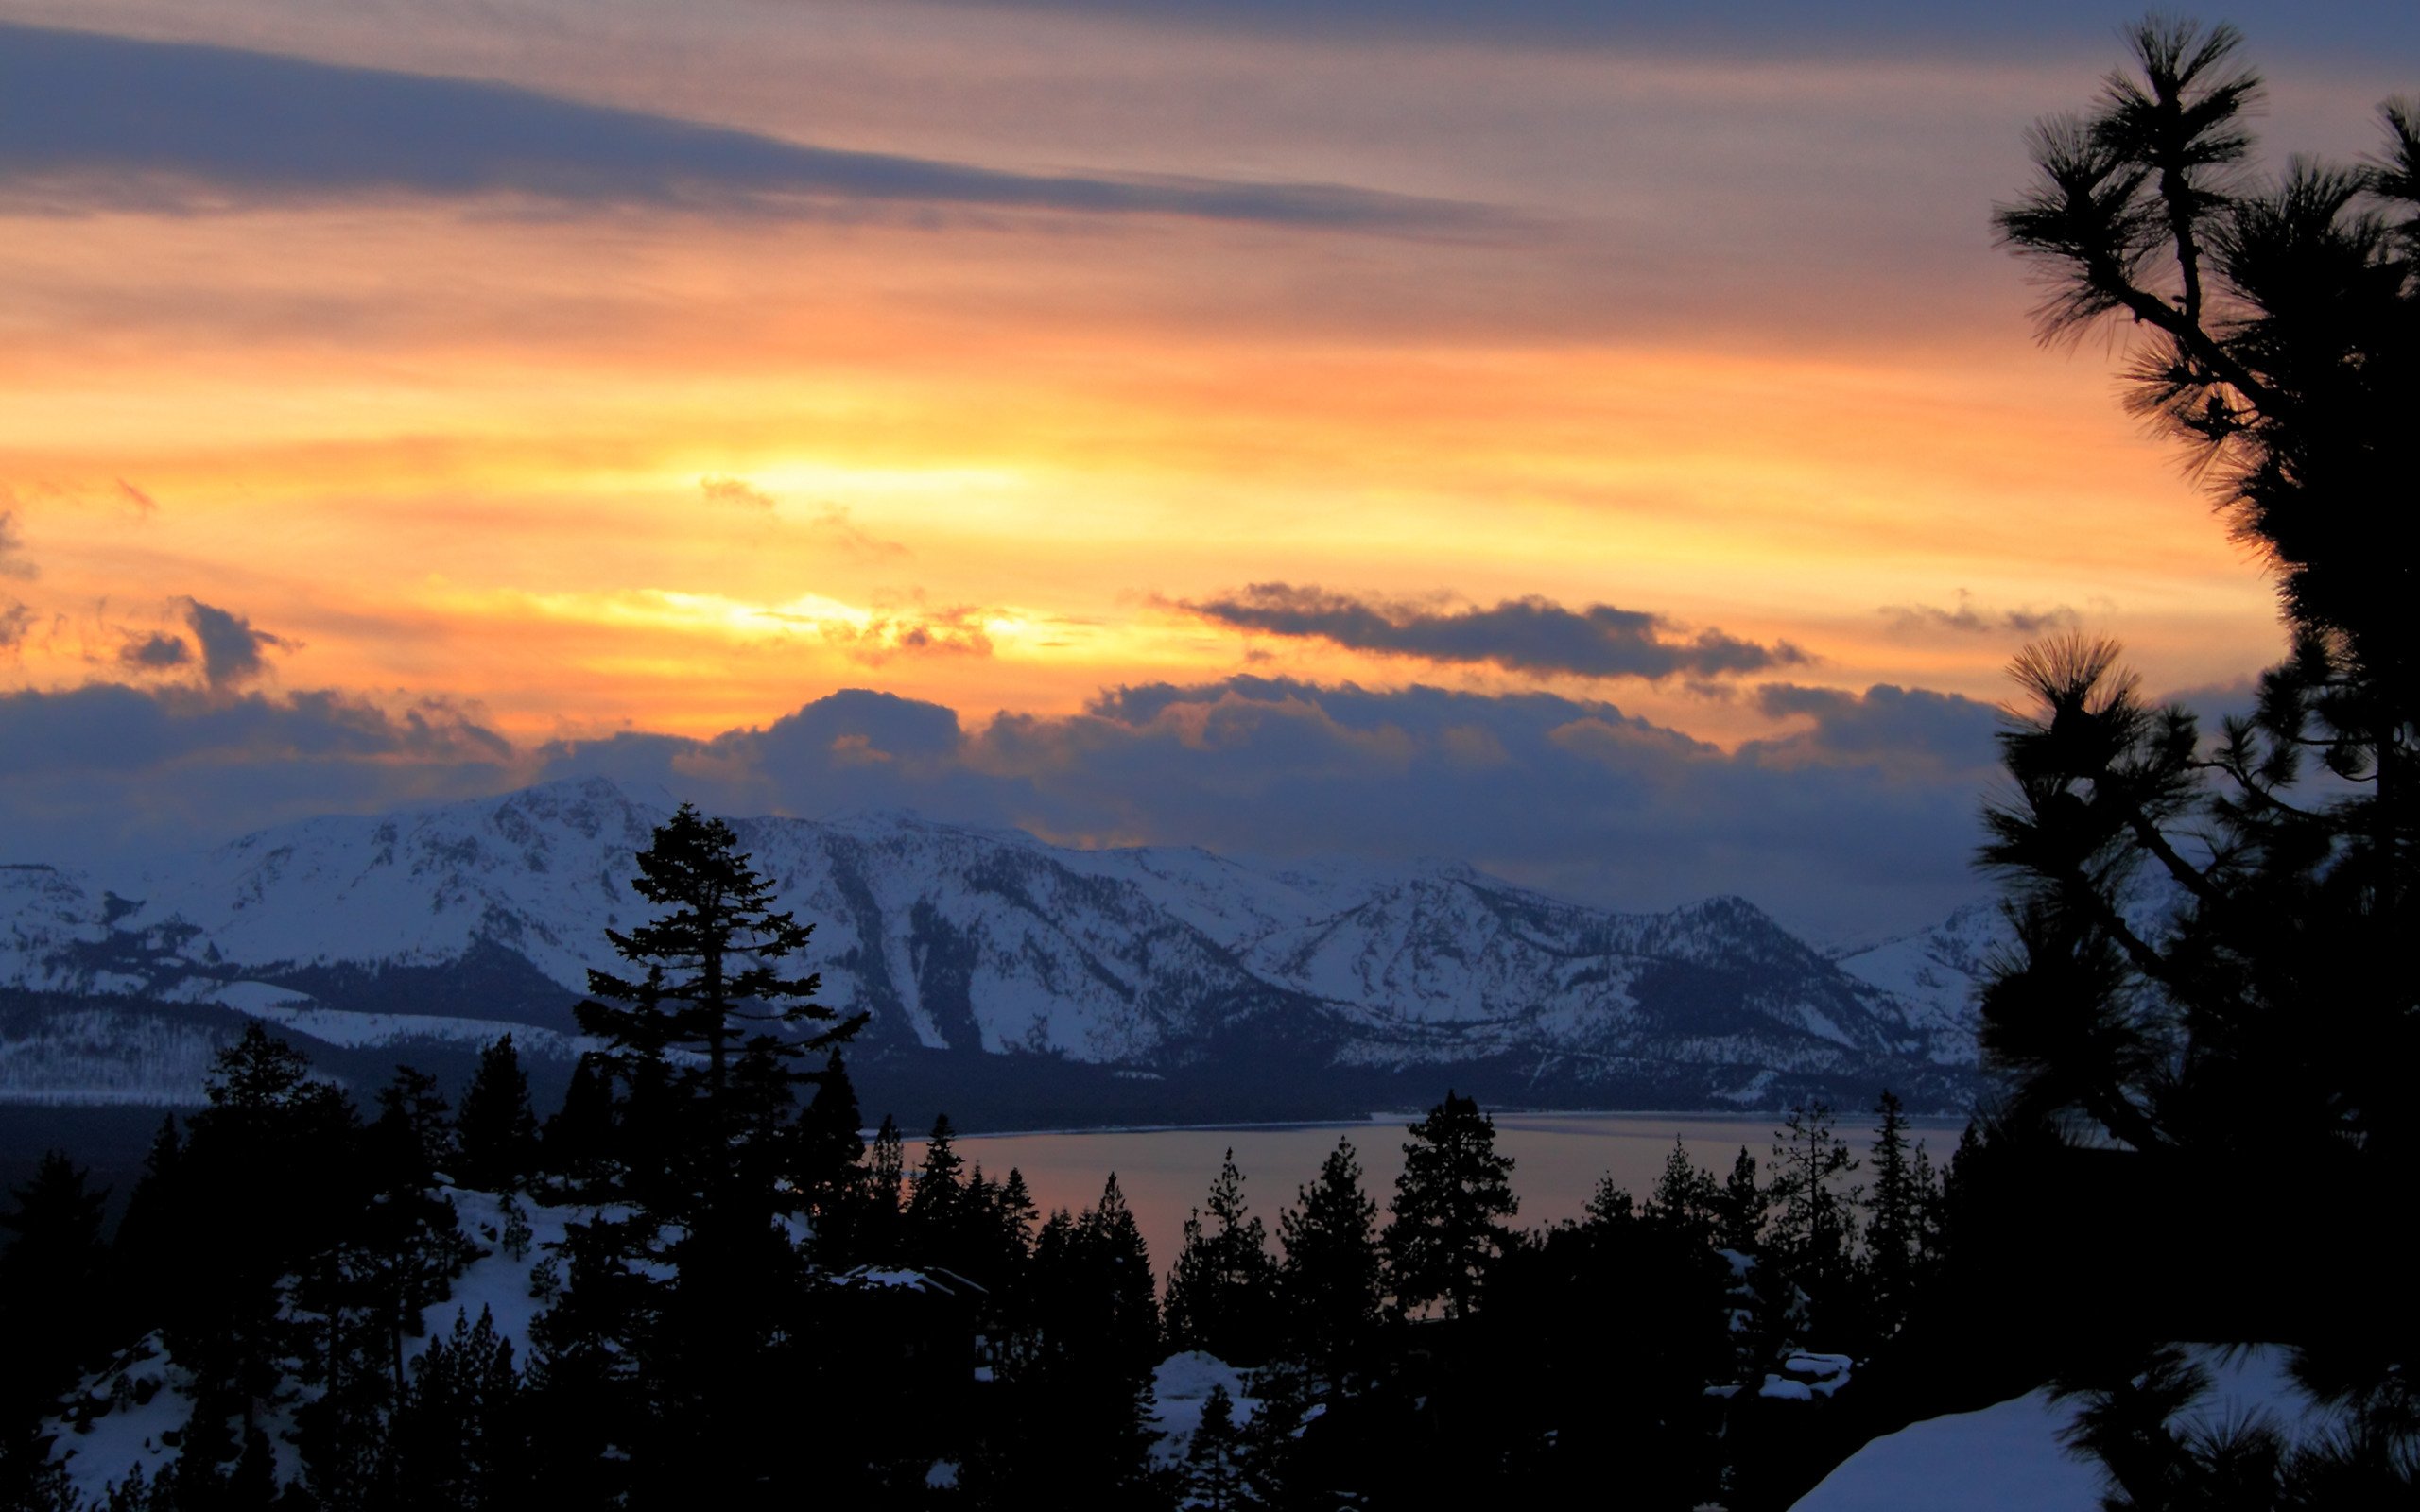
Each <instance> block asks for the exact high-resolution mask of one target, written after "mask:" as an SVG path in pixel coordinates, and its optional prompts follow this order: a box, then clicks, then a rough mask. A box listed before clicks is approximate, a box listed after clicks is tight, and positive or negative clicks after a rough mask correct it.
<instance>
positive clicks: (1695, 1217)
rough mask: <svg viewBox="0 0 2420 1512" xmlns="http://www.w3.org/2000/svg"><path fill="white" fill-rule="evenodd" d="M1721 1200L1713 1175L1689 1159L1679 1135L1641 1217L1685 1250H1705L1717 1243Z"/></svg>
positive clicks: (1666, 1157) (1675, 1136)
mask: <svg viewBox="0 0 2420 1512" xmlns="http://www.w3.org/2000/svg"><path fill="white" fill-rule="evenodd" d="M1720 1197H1721V1193H1720V1189H1719V1188H1718V1187H1717V1186H1716V1185H1715V1183H1714V1177H1713V1175H1712V1174H1711V1173H1709V1172H1707V1171H1705V1170H1703V1169H1702V1168H1701V1167H1700V1166H1699V1165H1698V1163H1697V1162H1696V1161H1695V1160H1691V1159H1689V1152H1688V1147H1687V1146H1686V1145H1685V1144H1683V1143H1681V1139H1680V1136H1679V1135H1677V1134H1676V1135H1674V1136H1673V1137H1672V1150H1671V1153H1670V1154H1668V1155H1667V1156H1665V1158H1664V1170H1663V1173H1662V1174H1661V1175H1660V1176H1658V1177H1656V1180H1655V1191H1654V1193H1653V1194H1651V1195H1650V1196H1649V1197H1648V1199H1647V1207H1646V1210H1645V1211H1644V1212H1643V1213H1642V1214H1641V1216H1643V1217H1644V1218H1646V1220H1647V1221H1648V1222H1649V1223H1651V1224H1652V1225H1654V1226H1655V1227H1657V1228H1659V1229H1663V1230H1665V1231H1666V1232H1667V1233H1668V1234H1669V1235H1670V1236H1671V1237H1672V1238H1673V1240H1674V1241H1675V1242H1677V1243H1679V1244H1681V1245H1682V1246H1685V1247H1688V1248H1701V1247H1704V1246H1710V1245H1711V1244H1713V1242H1714V1238H1715V1230H1716V1228H1717V1224H1718V1220H1719V1217H1720V1212H1719V1209H1720Z"/></svg>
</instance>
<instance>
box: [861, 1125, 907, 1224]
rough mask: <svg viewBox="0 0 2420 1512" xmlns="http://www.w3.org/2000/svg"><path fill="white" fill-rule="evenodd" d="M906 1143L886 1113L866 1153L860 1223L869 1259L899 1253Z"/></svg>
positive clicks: (905, 1174)
mask: <svg viewBox="0 0 2420 1512" xmlns="http://www.w3.org/2000/svg"><path fill="white" fill-rule="evenodd" d="M905 1143H906V1142H905V1141H903V1140H902V1139H901V1138H900V1135H899V1123H898V1121H897V1120H896V1119H894V1118H892V1117H891V1116H890V1114H889V1113H885V1114H883V1115H882V1126H881V1127H880V1128H878V1129H875V1130H874V1133H873V1147H872V1148H870V1149H869V1150H867V1152H866V1175H865V1211H864V1214H863V1217H862V1219H861V1221H860V1224H859V1228H860V1230H861V1237H860V1239H859V1248H860V1251H861V1253H862V1255H863V1257H864V1258H866V1259H869V1260H890V1259H895V1258H897V1256H898V1254H899V1246H900V1240H901V1234H900V1218H901V1211H902V1208H903V1205H904V1204H903V1194H902V1193H901V1191H900V1188H901V1187H902V1186H903V1185H905V1184H906V1182H907V1179H908V1157H907V1155H906V1153H905V1151H904V1149H903V1146H904V1144H905Z"/></svg>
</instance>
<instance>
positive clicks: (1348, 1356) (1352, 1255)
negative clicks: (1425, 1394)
mask: <svg viewBox="0 0 2420 1512" xmlns="http://www.w3.org/2000/svg"><path fill="white" fill-rule="evenodd" d="M1277 1237H1278V1242H1279V1243H1280V1244H1282V1245H1283V1246H1285V1250H1286V1261H1285V1264H1284V1266H1283V1267H1282V1268H1281V1269H1280V1271H1279V1273H1278V1296H1279V1297H1280V1299H1281V1300H1282V1302H1283V1305H1284V1308H1285V1320H1286V1330H1287V1334H1288V1339H1289V1341H1290V1344H1291V1347H1292V1349H1294V1350H1295V1351H1296V1352H1297V1353H1299V1354H1300V1355H1301V1356H1302V1357H1303V1358H1304V1359H1305V1361H1307V1362H1309V1363H1310V1364H1311V1365H1312V1366H1314V1367H1315V1368H1317V1369H1318V1370H1320V1371H1321V1372H1322V1374H1323V1375H1324V1376H1325V1377H1326V1379H1327V1381H1328V1382H1329V1383H1330V1384H1331V1386H1333V1385H1336V1384H1339V1383H1341V1381H1342V1379H1343V1376H1344V1373H1345V1372H1346V1371H1347V1370H1349V1369H1352V1368H1354V1367H1356V1366H1360V1365H1361V1364H1363V1363H1364V1358H1365V1356H1366V1354H1367V1351H1368V1350H1369V1349H1370V1346H1371V1343H1372V1341H1373V1339H1374V1337H1375V1336H1376V1333H1377V1328H1378V1310H1379V1307H1380V1305H1381V1303H1382V1301H1383V1299H1384V1293H1385V1284H1384V1279H1383V1275H1382V1268H1381V1264H1380V1256H1379V1252H1378V1205H1377V1203H1376V1202H1375V1201H1374V1200H1373V1199H1372V1198H1371V1197H1370V1195H1369V1194H1367V1193H1366V1192H1364V1191H1363V1190H1362V1187H1361V1161H1360V1158H1359V1155H1358V1153H1357V1151H1355V1149H1354V1148H1353V1142H1352V1141H1351V1140H1349V1139H1339V1140H1338V1141H1337V1142H1336V1148H1335V1149H1333V1150H1330V1151H1329V1152H1328V1156H1327V1159H1326V1160H1324V1161H1323V1162H1322V1164H1321V1166H1320V1174H1319V1176H1318V1177H1317V1178H1316V1179H1314V1180H1313V1181H1312V1182H1311V1184H1310V1185H1308V1186H1306V1187H1301V1188H1297V1189H1296V1192H1295V1205H1294V1206H1293V1207H1291V1208H1288V1210H1286V1211H1284V1212H1282V1213H1280V1214H1278V1218H1277Z"/></svg>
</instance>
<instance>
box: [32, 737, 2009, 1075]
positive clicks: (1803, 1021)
mask: <svg viewBox="0 0 2420 1512" xmlns="http://www.w3.org/2000/svg"><path fill="white" fill-rule="evenodd" d="M665 817H666V810H665V809H664V808H663V807H662V806H661V805H660V804H659V803H653V802H648V801H644V800H642V799H638V798H636V797H633V796H632V795H631V794H630V793H628V792H626V791H625V790H623V789H622V788H620V787H618V786H616V785H615V784H614V783H613V782H608V781H605V780H603V779H587V780H580V781H571V782H556V783H549V784H544V785H542V786H539V787H534V788H530V789H527V790H526V791H523V792H520V793H515V794H510V795H508V796H506V797H503V798H499V799H487V800H480V801H474V802H464V803H455V804H448V805H443V806H436V807H428V808H420V809H412V810H406V811H401V812H397V813H393V814H389V815H383V816H362V817H330V818H322V819H314V820H310V821H307V822H304V823H300V824H294V825H288V826H285V827H282V828H279V829H275V830H269V831H264V832H262V833H257V834H253V835H249V836H246V837H245V838H243V839H241V840H238V841H235V842H233V844H230V845H227V846H224V847H221V848H219V849H217V850H216V851H210V852H208V853H206V854H202V855H199V856H195V857H192V858H189V859H188V860H186V861H184V862H182V863H181V864H178V865H174V866H169V867H164V868H160V869H159V870H157V871H155V872H154V873H152V874H151V875H149V876H147V877H146V878H144V879H143V880H142V882H141V883H140V884H139V885H136V886H133V887H130V888H129V889H128V893H129V896H119V895H116V894H113V893H112V892H109V891H107V890H106V889H103V888H100V887H98V886H96V885H94V884H93V883H91V882H90V881H88V880H87V879H84V878H81V877H78V876H76V875H75V874H73V873H70V872H66V871H61V870H55V869H51V868H13V869H9V870H6V871H0V988H21V989H26V990H31V991H46V992H53V993H77V994H100V995H115V996H121V997H138V998H142V999H146V1000H148V1001H151V1002H154V1003H194V1004H205V1003H206V1004H216V1005H227V1006H230V1007H233V1008H236V1009H238V1010H240V1011H243V1012H246V1013H251V1014H253V1015H255V1016H259V1017H267V1018H272V1019H276V1020H278V1021H280V1022H285V1023H287V1024H289V1025H290V1026H291V1027H293V1028H295V1029H298V1030H302V1031H303V1032H307V1033H309V1034H311V1035H313V1036H315V1037H317V1038H319V1039H321V1040H327V1041H329V1042H331V1043H336V1044H346V1045H383V1044H389V1043H399V1042H404V1041H406V1040H410V1039H413V1038H440V1039H462V1040H484V1039H488V1038H492V1037H493V1035H494V1034H495V1033H497V1032H499V1031H500V1028H501V1027H503V1026H510V1025H520V1026H527V1028H528V1029H530V1030H538V1031H547V1033H544V1034H527V1035H525V1037H524V1039H523V1040H522V1043H523V1044H524V1047H525V1049H526V1050H529V1051H531V1052H533V1053H538V1054H552V1053H557V1052H566V1051H567V1050H568V1048H569V1041H568V1040H563V1039H562V1038H561V1037H562V1036H563V1035H565V1034H567V1033H568V1032H569V1031H570V1029H571V1022H570V1018H569V1012H568V1009H569V1005H570V1004H571V1003H572V1002H574V1001H575V1000H576V999H577V998H578V997H579V995H580V994H581V992H582V991H583V989H584V988H585V982H586V971H587V970H588V968H589V967H590V966H592V965H600V966H601V965H609V964H611V962H610V958H609V954H608V951H607V948H606V945H605V931H606V930H607V929H609V928H618V927H628V926H629V925H631V923H633V922H635V921H636V920H637V919H641V918H643V917H645V915H646V912H647V905H646V904H645V903H644V902H642V901H641V900H639V899H638V898H637V897H636V896H635V895H634V894H632V893H631V891H630V890H629V885H628V880H629V878H630V877H631V875H632V874H633V872H634V866H633V863H632V855H633V853H634V852H635V851H637V850H639V849H641V848H643V847H644V846H645V845H647V843H648V838H649V836H650V834H651V833H652V831H653V829H654V828H655V826H656V825H657V824H659V823H660V822H662V821H663V819H664V818H665ZM735 828H736V829H737V831H738V833H739V835H740V841H741V845H742V847H743V848H744V849H745V850H747V851H749V852H750V853H751V854H752V858H753V861H754V864H755V866H756V867H757V868H758V869H759V870H761V871H763V872H765V873H766V874H767V875H769V876H770V877H771V878H772V879H773V880H774V882H775V885H776V888H777V891H778V893H779V895H780V897H781V899H782V902H783V906H785V907H787V908H788V909H790V910H791V911H793V912H794V913H795V914H796V915H797V916H798V917H799V918H800V919H804V920H809V921H812V922H813V923H814V924H815V926H816V935H815V939H814V943H813V947H812V952H813V953H812V957H811V964H812V965H813V966H814V967H815V968H816V969H818V970H820V971H821V972H822V974H823V978H824V990H823V994H822V996H823V1001H825V1002H826V1003H828V1004H830V1005H833V1006H836V1007H839V1008H843V1009H859V1008H862V1009H864V1010H866V1011H867V1012H869V1013H870V1014H871V1015H872V1028H871V1030H870V1035H869V1039H868V1040H867V1041H866V1042H867V1044H868V1045H869V1046H870V1047H872V1048H875V1049H879V1048H880V1047H882V1046H885V1045H890V1046H897V1047H908V1046H921V1047H926V1048H933V1049H948V1050H956V1051H982V1052H989V1053H993V1054H1003V1053H1016V1052H1029V1053H1035V1054H1044V1055H1050V1056H1056V1057H1065V1058H1067V1059H1070V1060H1073V1061H1079V1062H1087V1063H1094V1064H1102V1065H1115V1066H1129V1067H1136V1068H1154V1069H1160V1070H1167V1069H1171V1068H1182V1067H1184V1066H1189V1065H1197V1064H1201V1063H1205V1062H1207V1061H1212V1060H1217V1059H1219V1057H1223V1056H1230V1055H1232V1054H1233V1053H1234V1052H1235V1047H1236V1045H1238V1044H1240V1043H1243V1042H1244V1041H1246V1040H1251V1041H1253V1042H1258V1043H1263V1044H1266V1043H1271V1042H1282V1043H1283V1044H1285V1045H1286V1046H1288V1048H1289V1050H1290V1052H1291V1053H1293V1054H1295V1055H1296V1056H1297V1057H1310V1059H1311V1060H1312V1061H1313V1062H1316V1063H1333V1064H1336V1065H1340V1066H1356V1067H1361V1068H1377V1069H1398V1068H1406V1067H1418V1066H1431V1065H1436V1066H1451V1065H1455V1064H1458V1063H1462V1062H1468V1061H1472V1060H1488V1059H1493V1060H1495V1061H1496V1062H1498V1063H1510V1062H1519V1063H1522V1064H1526V1065H1529V1066H1531V1067H1533V1068H1535V1069H1536V1070H1537V1071H1538V1072H1539V1073H1540V1074H1547V1073H1551V1074H1554V1075H1557V1076H1560V1077H1563V1078H1564V1080H1565V1081H1573V1080H1576V1081H1578V1082H1582V1083H1585V1082H1587V1081H1589V1080H1590V1079H1591V1078H1596V1079H1600V1080H1601V1079H1607V1078H1616V1077H1620V1076H1633V1075H1634V1074H1636V1073H1637V1071H1638V1069H1639V1068H1640V1067H1643V1066H1644V1067H1657V1066H1663V1067H1669V1066H1687V1067H1695V1068H1708V1069H1707V1070H1706V1072H1705V1076H1703V1077H1700V1078H1699V1079H1698V1080H1697V1081H1694V1082H1691V1083H1690V1085H1692V1086H1698V1087H1700V1088H1701V1090H1703V1088H1704V1087H1710V1086H1712V1085H1714V1082H1716V1081H1719V1082H1720V1083H1721V1085H1722V1086H1724V1087H1727V1088H1731V1089H1735V1090H1737V1092H1738V1095H1742V1096H1748V1095H1754V1094H1755V1090H1756V1089H1760V1088H1762V1087H1763V1086H1764V1085H1766V1082H1765V1081H1763V1080H1759V1078H1760V1077H1767V1079H1769V1076H1768V1074H1773V1073H1803V1074H1809V1075H1823V1076H1837V1077H1842V1078H1859V1077H1867V1076H1868V1074H1869V1073H1874V1072H1876V1068H1878V1067H1882V1066H1885V1065H1915V1066H1918V1067H1923V1066H1932V1067H1935V1068H1941V1067H1949V1068H1960V1067H1964V1066H1966V1065H1969V1064H1971V1062H1972V1059H1973V1051H1972V1035H1971V1029H1970V1027H1969V1024H1970V1023H1971V1019H1969V1018H1968V1017H1966V1016H1965V1015H1964V1014H1963V1012H1962V1009H1959V1008H1956V1007H1953V1006H1951V1005H1947V1001H1946V999H1945V997H1944V996H1943V993H1944V992H1945V991H1946V990H1948V989H1946V988H1939V989H1937V988H1936V986H1935V985H1934V984H1933V983H1931V982H1930V981H1929V980H1928V979H1925V978H1923V976H1922V973H1921V971H1901V970H1898V969H1897V968H1895V967H1893V966H1892V965H1891V962H1890V959H1889V957H1888V952H1889V951H1891V950H1893V949H1895V948H1896V947H1884V948H1882V951H1881V952H1880V953H1867V955H1866V957H1860V958H1858V959H1857V960H1855V961H1852V962H1850V963H1847V964H1848V965H1849V966H1850V968H1851V969H1850V970H1845V971H1844V970H1842V968H1841V965H1838V964H1835V963H1833V962H1831V961H1829V960H1826V959H1825V958H1824V956H1823V955H1822V954H1820V953H1818V952H1816V951H1814V950H1813V949H1811V948H1809V947H1808V946H1806V944H1805V943H1804V942H1802V941H1800V940H1798V939H1796V938H1795V937H1793V936H1790V935H1789V934H1788V933H1787V932H1786V931H1784V930H1782V929H1781V928H1780V927H1779V926H1778V925H1777V924H1775V923H1774V922H1773V921H1772V919H1769V918H1767V917H1766V916H1765V915H1763V914H1762V913H1760V912H1759V911H1757V910H1756V909H1755V907H1753V906H1752V905H1750V904H1748V903H1746V902H1742V901H1740V900H1738V899H1718V900H1714V901H1711V902H1704V903H1700V904H1696V905H1692V906H1690V907H1688V908H1684V909H1680V910H1677V911H1675V912H1673V913H1670V914H1662V915H1624V914H1616V913H1610V912H1607V911H1604V910H1601V909H1595V908H1589V907H1584V906H1582V905H1578V904H1574V903H1570V902H1563V901H1560V900H1557V899H1553V898H1548V897H1546V896H1543V895H1541V894H1537V893H1533V892H1529V891H1526V890H1523V889H1521V888H1518V887H1514V886H1512V885H1509V884H1505V883H1502V882H1499V881H1496V880H1495V879H1493V878H1490V877H1488V876H1486V875H1484V874H1482V873H1479V872H1477V871H1475V870H1472V869H1471V868H1467V867H1462V866H1458V865H1453V864H1449V863H1432V864H1426V865H1421V866H1412V867H1402V868H1375V867H1356V866H1352V865H1349V864H1342V863H1338V864H1330V865H1309V866H1302V865H1297V866H1292V867H1288V868H1266V867H1253V866H1250V865H1246V864H1243V863H1240V862H1237V861H1235V860H1232V859H1225V858H1221V857H1218V856H1214V855H1211V854H1209V853H1207V852H1205V851H1199V850H1194V849H1189V848H1184V847H1150V848H1137V849H1125V850H1103V851H1073V850H1065V849H1061V848H1057V847H1053V846H1049V845H1046V844H1045V843H1043V842H1041V841H1039V840H1036V839H1034V838H1033V837H1031V836H1029V835H1027V834H1023V833H1016V832H1012V831H994V830H982V829H975V828H970V827H966V826H959V825H949V824H942V823H937V822H934V821H930V820H926V819H924V818H921V817H918V816H914V815H906V814H896V813H865V814H856V815H852V816H845V817H841V818H838V819H834V820H829V821H822V822H817V821H810V820H804V819H792V818H781V817H771V818H753V819H741V820H736V821H735ZM1903 943H1904V942H1903ZM1893 971H1895V972H1896V974H1895V975H1894V974H1893ZM1706 1077H1711V1078H1713V1079H1712V1080H1707V1079H1706ZM1903 1084H1904V1082H1903ZM1942 1085H1946V1083H1943V1084H1942ZM1723 1095H1730V1093H1724V1094H1723Z"/></svg>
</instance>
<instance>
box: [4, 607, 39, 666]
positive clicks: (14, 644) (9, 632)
mask: <svg viewBox="0 0 2420 1512" xmlns="http://www.w3.org/2000/svg"><path fill="white" fill-rule="evenodd" d="M33 622H34V611H33V610H30V609H27V608H26V606H25V605H24V604H23V603H22V602H20V601H19V600H17V599H13V598H7V599H0V651H6V652H8V653H9V655H11V656H14V655H16V654H17V648H18V647H19V646H21V645H23V644H26V629H27V628H29V627H31V626H32V625H33Z"/></svg>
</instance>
